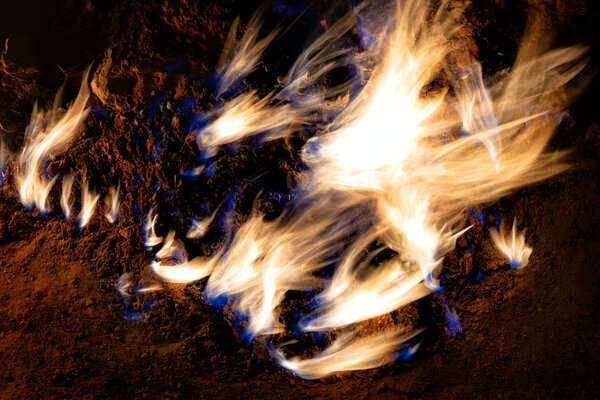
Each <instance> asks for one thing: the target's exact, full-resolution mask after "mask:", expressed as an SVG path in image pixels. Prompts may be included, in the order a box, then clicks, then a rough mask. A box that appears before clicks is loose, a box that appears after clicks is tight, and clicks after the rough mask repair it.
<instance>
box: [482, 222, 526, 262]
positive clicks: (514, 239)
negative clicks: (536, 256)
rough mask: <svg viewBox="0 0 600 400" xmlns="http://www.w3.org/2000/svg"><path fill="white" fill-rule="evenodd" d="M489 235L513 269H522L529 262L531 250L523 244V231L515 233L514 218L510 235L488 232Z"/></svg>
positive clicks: (515, 223) (494, 231) (493, 231)
mask: <svg viewBox="0 0 600 400" xmlns="http://www.w3.org/2000/svg"><path fill="white" fill-rule="evenodd" d="M490 235H491V237H492V240H493V241H494V244H495V245H496V248H497V249H498V250H499V251H500V253H502V255H503V256H504V257H505V258H506V259H507V260H508V262H509V263H510V265H511V266H512V267H513V268H523V267H524V266H526V265H527V263H528V262H529V257H530V256H531V253H532V252H533V249H532V248H531V247H529V246H527V243H525V231H523V232H518V233H517V218H516V217H515V219H514V221H513V225H512V229H511V231H510V233H508V234H507V233H505V232H498V231H496V230H494V229H492V230H490Z"/></svg>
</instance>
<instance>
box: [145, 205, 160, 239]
mask: <svg viewBox="0 0 600 400" xmlns="http://www.w3.org/2000/svg"><path fill="white" fill-rule="evenodd" d="M157 218H158V214H156V207H154V206H153V207H151V208H150V211H148V215H146V224H144V236H145V239H144V245H145V246H146V248H147V249H149V248H151V247H154V246H156V245H158V244H161V243H162V241H163V238H162V236H157V235H156V232H155V231H154V225H155V224H156V219H157Z"/></svg>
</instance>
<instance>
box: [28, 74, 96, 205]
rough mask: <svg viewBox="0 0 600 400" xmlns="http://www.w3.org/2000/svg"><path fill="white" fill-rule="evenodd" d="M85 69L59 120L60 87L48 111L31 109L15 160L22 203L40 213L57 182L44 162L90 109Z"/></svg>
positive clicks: (72, 134) (60, 148)
mask: <svg viewBox="0 0 600 400" xmlns="http://www.w3.org/2000/svg"><path fill="white" fill-rule="evenodd" d="M88 72H89V70H88V71H86V73H85V74H84V76H83V81H82V83H81V88H80V89H79V94H78V95H77V98H76V99H75V101H74V102H73V104H72V105H71V106H70V107H69V109H68V110H67V112H66V113H65V114H64V115H63V116H62V117H61V118H60V119H59V120H57V117H58V115H57V114H58V106H59V103H60V98H61V94H62V89H61V90H60V91H59V92H58V94H57V95H56V100H55V102H54V106H53V108H52V109H51V110H50V111H48V112H46V113H44V112H43V111H38V110H37V106H35V107H34V109H33V113H32V116H31V122H30V123H29V126H28V128H27V134H26V138H25V146H24V148H23V151H22V153H21V154H20V155H19V157H18V160H17V162H18V173H17V176H16V179H17V186H18V190H19V196H20V199H21V203H22V204H23V205H24V206H25V207H27V208H29V209H33V208H37V209H38V210H39V211H40V212H41V213H42V214H46V213H48V212H50V211H51V209H50V204H48V194H49V193H50V189H52V186H53V185H54V182H55V181H56V178H54V177H53V178H49V177H47V174H46V172H45V167H46V164H47V162H48V161H49V160H50V159H52V158H54V157H56V156H57V155H59V154H60V153H61V152H62V151H63V150H64V148H65V147H66V145H67V144H69V143H70V142H71V140H72V139H73V138H74V137H75V135H76V134H77V132H78V128H79V125H80V124H81V122H83V120H85V118H86V117H87V115H88V113H89V108H86V104H87V100H88V98H89V96H90V91H89V88H88V85H87V77H88Z"/></svg>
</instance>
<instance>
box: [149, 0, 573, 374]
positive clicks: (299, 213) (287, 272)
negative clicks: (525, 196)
mask: <svg viewBox="0 0 600 400" xmlns="http://www.w3.org/2000/svg"><path fill="white" fill-rule="evenodd" d="M429 9H430V4H429V2H427V1H420V0H415V1H408V2H403V3H402V5H401V6H398V7H397V9H396V11H395V14H394V16H393V18H391V21H390V22H389V24H388V25H387V26H386V25H383V26H382V28H381V31H380V32H378V33H376V34H375V35H374V37H375V39H376V43H375V44H373V45H370V46H368V48H367V49H366V51H365V53H364V54H361V55H360V57H361V58H363V59H367V60H368V61H370V65H375V67H374V68H373V69H372V70H371V71H370V76H369V77H368V80H367V82H366V83H365V84H364V86H363V87H362V88H361V90H360V91H359V92H358V93H357V94H355V95H354V96H353V98H352V99H351V100H350V102H349V103H348V104H347V105H346V106H345V107H344V108H343V109H342V110H341V112H339V113H338V115H337V117H336V118H335V119H334V120H333V122H331V123H330V124H329V125H328V126H327V127H326V128H325V129H323V131H322V133H321V134H320V135H317V136H316V137H314V138H313V139H311V140H310V141H309V142H308V143H307V144H306V145H305V146H304V148H303V150H302V156H303V160H304V161H305V163H306V164H307V165H308V167H309V171H308V172H306V173H305V174H304V179H302V183H301V184H300V185H299V187H298V188H297V195H296V198H295V199H294V201H293V202H292V204H291V205H290V206H289V207H288V208H287V209H286V210H285V211H284V213H283V215H282V216H281V217H280V218H279V219H277V220H275V221H271V222H265V221H263V219H262V217H261V216H260V215H255V216H253V217H251V218H250V219H249V220H248V221H247V222H245V223H244V224H243V225H242V226H241V227H240V228H239V229H238V231H237V232H236V233H235V235H234V236H233V238H232V239H231V241H230V243H228V244H227V245H226V246H224V248H223V249H222V250H221V251H220V252H219V253H218V254H217V255H215V256H213V257H209V258H196V259H193V260H191V261H188V260H187V255H186V256H185V257H183V256H182V257H175V258H173V257H170V258H171V259H170V262H169V263H164V262H163V261H159V260H156V261H154V262H153V263H152V266H151V268H152V270H153V272H154V273H156V274H157V275H158V276H159V277H161V278H163V279H164V280H166V281H168V282H190V281H194V280H198V279H201V278H204V277H208V281H207V283H206V289H205V294H206V296H207V298H208V299H209V300H212V301H218V299H221V298H223V297H225V298H227V299H228V300H229V302H230V304H231V307H232V309H233V310H234V311H235V312H237V313H239V314H242V315H244V316H247V318H248V325H247V327H246V331H247V333H248V335H250V336H256V335H270V334H275V333H278V332H282V331H285V330H288V329H289V327H286V326H284V325H283V324H282V322H281V321H280V319H279V318H278V311H277V310H278V306H279V304H280V303H281V302H282V301H283V299H284V297H285V295H286V293H287V292H288V291H301V290H307V288H308V289H310V290H313V291H316V292H317V293H318V294H317V295H316V297H315V301H314V302H313V303H311V304H314V309H313V311H312V312H310V313H308V314H307V315H304V316H303V317H301V318H300V320H299V323H298V326H297V329H299V330H300V331H301V332H321V331H333V330H336V331H339V330H342V331H343V332H344V333H342V334H339V336H338V337H337V339H335V340H334V341H333V343H331V344H330V346H329V347H328V348H326V349H325V350H323V351H322V352H321V353H319V354H315V355H314V356H313V357H311V358H310V359H302V358H298V357H294V358H290V359H288V358H287V357H286V355H285V346H279V347H273V348H272V349H271V352H272V354H273V356H274V358H275V359H276V360H277V361H278V362H279V363H280V364H281V365H282V366H284V367H285V368H288V369H290V370H291V371H293V372H294V373H296V374H298V375H299V376H301V377H304V378H308V379H311V378H317V377H321V376H324V375H327V374H330V373H333V372H336V371H345V370H356V369H364V368H372V367H375V366H377V365H381V364H383V363H386V362H388V361H390V360H391V359H392V354H393V352H394V350H395V349H397V348H398V346H399V345H400V344H401V343H402V342H403V341H405V340H407V339H408V338H409V337H411V335H412V334H414V333H412V334H410V333H406V332H401V331H399V330H397V329H390V330H387V331H384V332H383V333H376V334H372V335H370V336H359V334H358V331H357V329H358V328H357V327H356V326H357V325H356V323H359V322H361V321H366V320H369V319H371V318H375V317H378V316H380V315H383V314H385V313H389V312H391V311H394V310H396V309H398V308H399V307H402V306H403V305H406V304H408V303H410V302H412V301H414V300H416V299H419V298H421V297H423V296H426V295H427V294H429V293H431V291H435V290H438V289H439V283H438V279H437V276H438V274H439V270H440V266H441V261H442V258H443V256H444V255H445V254H446V253H447V252H448V251H450V250H451V249H453V248H454V246H455V241H456V239H457V237H458V236H460V235H461V234H462V233H464V232H465V231H466V230H467V229H468V227H465V226H464V220H465V218H464V215H465V211H466V210H467V209H468V207H471V206H475V205H480V204H486V203H489V202H492V201H494V200H496V199H498V198H500V197H501V196H504V195H506V194H508V193H510V192H511V191H513V190H515V189H517V188H519V187H521V186H524V185H527V184H530V183H532V182H536V181H539V180H541V179H545V178H547V177H549V176H552V175H554V174H556V173H559V172H561V171H563V170H564V169H566V168H567V167H566V165H565V163H563V162H562V156H563V154H562V153H545V152H544V148H545V146H546V144H547V143H548V141H549V139H550V137H551V135H552V133H553V130H554V128H555V121H554V119H553V118H549V116H550V115H552V113H556V112H559V111H560V110H559V109H558V106H557V105H552V104H551V103H550V102H549V101H548V99H549V98H551V96H552V94H553V92H554V91H555V90H556V89H558V88H559V87H561V86H562V85H564V84H565V83H566V82H568V81H569V80H570V79H571V78H573V77H574V76H575V75H576V74H577V73H579V72H580V71H581V69H582V68H583V66H584V64H583V63H582V62H580V61H578V60H579V59H580V58H581V56H582V55H583V54H584V52H585V49H583V48H581V47H570V48H565V49H560V50H554V51H550V52H547V53H542V52H540V51H533V50H532V49H533V46H531V45H530V46H528V47H527V49H528V50H527V51H525V50H522V51H521V52H520V54H519V57H518V59H517V63H516V64H515V66H514V67H513V68H512V70H511V71H510V73H508V74H506V75H505V76H503V77H499V78H497V79H496V81H495V84H494V85H493V86H491V87H487V86H486V85H485V82H484V79H483V76H482V73H481V67H480V65H479V64H478V63H476V62H475V61H472V60H471V57H469V56H468V54H466V53H465V54H463V56H462V57H461V58H460V59H461V60H471V61H469V62H463V63H462V64H461V63H459V64H458V66H456V67H453V68H451V67H450V66H449V64H448V63H447V59H448V57H449V55H450V53H451V49H452V48H453V40H454V34H455V32H456V31H457V29H458V27H457V26H456V24H455V22H454V21H455V20H454V18H453V17H452V15H451V13H450V12H449V11H447V10H446V9H445V8H444V7H443V6H442V7H440V8H439V9H438V11H437V13H436V14H435V15H434V17H433V18H430V16H429V14H428V11H429ZM360 12H361V10H360V9H359V10H358V13H360ZM362 17H363V18H366V17H365V16H362ZM347 23H348V19H343V21H342V22H341V23H340V24H339V25H337V26H336V28H335V29H334V28H333V27H332V28H331V31H330V32H328V33H325V34H324V36H325V37H328V39H335V38H336V37H339V36H340V35H341V34H342V33H343V32H345V30H347V28H348V25H347ZM252 34H254V33H252ZM268 38H269V39H270V38H271V37H270V36H269V37H268ZM321 39H322V38H321ZM321 39H318V40H317V41H316V42H315V43H314V44H313V45H312V46H309V49H311V50H310V51H309V52H307V53H305V54H303V55H302V56H301V57H300V58H299V61H298V62H297V64H296V65H295V67H294V68H299V69H301V70H303V71H305V72H307V71H308V70H309V69H311V68H312V69H315V68H316V69H317V70H318V66H320V67H321V68H322V70H323V71H325V72H326V71H328V70H330V69H331V68H333V67H334V66H337V65H345V64H344V63H347V62H348V58H344V57H341V55H343V54H344V52H343V51H340V50H332V49H331V47H328V46H327V45H326V43H324V42H322V41H321ZM331 42H332V40H329V43H331ZM262 44H264V42H262V43H261V45H260V46H259V45H257V48H256V49H255V50H256V51H252V52H250V51H249V49H248V48H245V49H244V51H245V52H246V53H247V54H252V55H253V56H252V57H250V56H249V57H248V64H249V65H255V64H256V61H255V58H253V57H254V56H255V55H256V54H258V53H260V52H262V50H263V46H262ZM454 47H456V46H454ZM523 49H525V47H523ZM230 51H231V50H230ZM454 51H455V52H456V49H454ZM464 51H465V52H466V49H465V50H464ZM236 54H237V55H239V54H243V52H242V53H240V52H238V53H236ZM314 54H318V57H315V56H313V57H312V58H311V56H310V55H314ZM357 59H358V57H357ZM307 60H308V61H307ZM317 60H318V61H317ZM342 60H343V61H342ZM238 61H239V60H238V59H236V63H235V66H232V68H234V70H235V69H236V68H237V66H238V65H239V64H238ZM357 62H358V61H357ZM308 64H311V68H305V67H306V65H308ZM241 65H243V63H242V64H241ZM359 66H360V65H359ZM441 72H444V73H445V74H446V76H447V77H448V79H450V81H451V82H452V89H453V90H452V91H448V90H447V89H446V90H437V91H435V90H429V91H426V88H427V87H428V85H430V83H431V82H432V81H433V80H434V79H435V78H436V77H437V76H439V74H440V73H441ZM290 76H296V77H298V76H300V77H303V78H300V80H302V79H304V78H306V77H307V76H308V75H307V74H304V73H300V74H294V73H293V72H292V73H290ZM225 82H226V83H225V85H226V86H227V85H229V81H225ZM285 84H286V85H287V86H285V87H284V88H283V89H281V90H280V92H279V93H280V94H285V95H286V96H287V97H286V98H287V99H288V101H286V102H284V103H278V102H277V101H276V100H274V99H275V98H276V97H277V96H274V97H273V95H269V96H267V97H266V98H263V99H258V98H256V96H255V95H254V94H253V93H243V94H242V95H240V96H238V97H236V98H234V99H233V100H232V101H231V102H229V103H226V104H225V105H224V107H223V108H221V109H218V111H217V114H218V117H217V118H216V119H215V120H213V121H212V122H209V124H208V125H207V126H206V127H205V128H204V129H202V130H200V131H199V132H198V134H197V141H198V146H199V148H200V150H201V151H207V149H208V155H214V154H215V153H216V147H217V146H219V145H222V144H224V143H228V142H230V141H233V140H238V139H240V138H242V137H245V136H248V135H253V134H256V133H263V132H266V133H267V137H276V136H278V135H283V134H285V133H286V129H287V127H289V126H292V125H293V123H294V122H302V118H303V116H304V115H306V114H305V112H306V110H307V109H306V108H303V107H301V106H298V105H299V104H300V105H302V106H304V105H306V104H311V106H310V110H312V111H314V110H318V109H320V108H324V107H325V105H324V103H323V102H322V101H321V100H322V99H323V98H324V97H323V95H320V96H319V95H317V96H314V93H313V96H311V97H310V99H311V100H312V102H303V101H300V100H298V99H299V97H298V93H301V92H302V91H301V90H299V87H307V86H308V85H306V82H298V80H295V79H287V80H286V82H285ZM346 89H347V86H346ZM222 91H223V90H220V92H222ZM290 94H293V95H290ZM273 132H275V133H273ZM513 232H514V230H513ZM517 242H518V240H517ZM513 243H515V242H514V241H513ZM519 243H520V242H519ZM374 244H377V248H376V249H375V250H374V247H373V245H374ZM172 246H174V248H175V249H177V253H179V254H182V253H181V246H182V244H181V243H180V242H176V241H174V239H173V238H171V242H170V243H169V244H168V246H167V243H165V246H164V247H163V249H165V251H164V254H163V256H164V255H167V256H168V255H169V254H171V252H173V251H174V250H173V247H172ZM521 247H522V246H521ZM383 250H390V251H391V254H393V256H390V257H388V259H387V260H386V261H384V262H378V263H374V262H373V259H374V258H375V256H377V255H378V254H380V253H381V252H382V251H383ZM161 251H162V250H161ZM519 252H520V254H521V258H520V259H519V262H521V263H523V262H526V258H527V257H528V252H527V250H523V249H521V250H520V251H519ZM511 257H515V254H513V253H511ZM332 260H335V261H332ZM332 263H333V264H334V266H335V268H334V272H333V275H332V276H331V277H330V278H322V277H321V276H322V275H318V274H317V272H318V271H320V270H322V269H323V267H325V266H331V264H332ZM448 312H449V313H450V315H451V316H452V317H456V314H455V312H454V311H450V309H448Z"/></svg>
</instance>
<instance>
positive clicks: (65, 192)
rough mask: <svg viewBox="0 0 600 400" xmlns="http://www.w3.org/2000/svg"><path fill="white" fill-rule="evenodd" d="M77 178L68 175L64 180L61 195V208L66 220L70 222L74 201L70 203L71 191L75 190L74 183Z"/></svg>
mask: <svg viewBox="0 0 600 400" xmlns="http://www.w3.org/2000/svg"><path fill="white" fill-rule="evenodd" d="M74 180H75V177H74V176H73V175H66V176H64V177H63V180H62V190H61V195H60V207H61V208H62V210H63V214H64V215H65V219H66V220H67V221H68V220H69V219H71V209H72V208H73V203H74V201H69V198H70V197H71V189H72V188H73V181H74Z"/></svg>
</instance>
